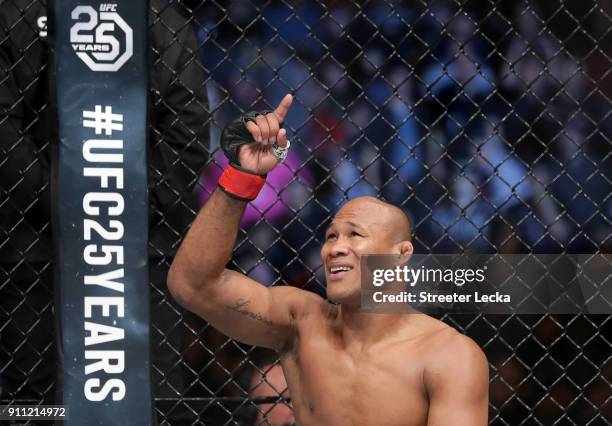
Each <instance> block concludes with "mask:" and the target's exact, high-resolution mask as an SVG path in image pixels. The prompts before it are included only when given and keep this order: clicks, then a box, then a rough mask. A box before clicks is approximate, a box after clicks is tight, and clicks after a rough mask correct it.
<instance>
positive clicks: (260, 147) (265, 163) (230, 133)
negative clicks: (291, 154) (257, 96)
mask: <svg viewBox="0 0 612 426" xmlns="http://www.w3.org/2000/svg"><path fill="white" fill-rule="evenodd" d="M291 102H293V97H292V96H291V95H286V96H285V97H284V98H283V100H282V101H280V103H279V104H278V106H277V107H276V109H275V110H274V111H272V112H270V113H264V114H260V113H257V112H249V113H247V114H245V115H244V116H242V117H240V118H238V119H237V120H234V121H232V122H231V123H229V124H228V125H227V126H225V128H224V129H223V132H222V133H221V147H222V148H223V152H225V155H226V156H227V158H228V159H229V160H230V162H231V163H232V164H234V165H238V166H240V167H241V168H242V169H245V170H247V171H250V172H251V173H255V174H258V175H265V174H266V173H268V172H269V171H270V170H272V169H273V168H274V167H276V165H277V164H278V163H279V162H280V160H279V158H278V157H277V156H276V155H274V152H273V151H272V146H273V145H274V144H278V145H279V146H280V147H281V148H285V147H287V145H288V144H289V142H288V141H287V131H286V130H285V129H283V128H282V127H281V126H282V123H283V121H284V120H285V117H286V116H287V113H288V112H289V108H290V107H291Z"/></svg>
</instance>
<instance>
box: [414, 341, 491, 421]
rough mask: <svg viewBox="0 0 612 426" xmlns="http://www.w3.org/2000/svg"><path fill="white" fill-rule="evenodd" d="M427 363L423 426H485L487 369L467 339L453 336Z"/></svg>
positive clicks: (480, 353)
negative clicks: (426, 412)
mask: <svg viewBox="0 0 612 426" xmlns="http://www.w3.org/2000/svg"><path fill="white" fill-rule="evenodd" d="M436 352H437V354H436V355H435V356H433V357H432V359H431V360H430V361H429V363H428V365H427V367H426V369H425V373H424V379H425V387H426V389H427V393H428V396H429V414H428V419H427V426H463V425H470V426H485V425H486V424H487V417H488V402H489V366H488V363H487V359H486V357H485V355H484V354H483V352H482V350H481V349H480V348H479V347H478V345H476V343H474V342H473V341H472V340H471V339H470V338H468V337H466V336H464V335H462V334H458V333H454V332H453V335H452V336H450V338H449V339H448V340H447V341H446V342H445V344H444V345H442V346H441V347H440V348H439V350H438V351H436Z"/></svg>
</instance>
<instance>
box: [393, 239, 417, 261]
mask: <svg viewBox="0 0 612 426" xmlns="http://www.w3.org/2000/svg"><path fill="white" fill-rule="evenodd" d="M397 248H398V249H399V254H400V256H401V257H406V258H407V259H409V258H410V256H412V253H413V252H414V247H413V246H412V243H411V242H410V241H401V242H399V243H397Z"/></svg>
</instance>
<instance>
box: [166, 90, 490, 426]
mask: <svg viewBox="0 0 612 426" xmlns="http://www.w3.org/2000/svg"><path fill="white" fill-rule="evenodd" d="M290 105H291V97H290V96H289V95H288V96H286V97H285V98H284V99H283V101H281V103H280V104H279V106H278V107H277V109H276V110H275V111H274V112H273V113H270V114H267V115H266V116H261V117H264V118H265V120H266V121H267V122H268V123H267V124H266V125H265V126H264V123H263V122H262V121H261V120H260V119H259V120H257V125H256V126H255V123H252V122H249V124H248V125H247V128H248V130H249V131H250V132H251V134H252V135H253V141H254V142H252V143H251V144H250V145H246V146H244V147H243V148H241V151H240V154H239V157H240V162H241V166H242V167H245V168H247V169H249V170H252V171H254V172H257V173H260V174H264V173H266V172H268V171H270V170H271V169H272V168H273V167H274V166H275V164H274V161H273V159H270V158H269V157H265V158H262V157H261V156H266V155H272V154H271V153H270V152H269V149H266V148H267V147H268V148H269V147H270V146H271V145H272V144H273V143H275V142H276V143H278V144H279V145H281V146H286V143H287V141H286V133H285V131H284V129H282V128H280V124H281V123H282V121H283V119H284V117H285V115H286V113H287V111H288V110H289V107H290ZM249 127H250V128H249ZM255 127H257V129H256V130H255V129H254V128H255ZM272 133H273V134H272ZM268 167H269V168H268ZM244 209H245V203H244V202H241V201H237V200H235V199H233V198H230V197H229V196H228V195H226V194H225V193H223V192H222V191H220V190H217V191H215V193H214V194H213V195H212V196H211V198H210V199H209V200H208V202H207V203H206V205H205V206H204V207H203V208H202V209H201V211H200V213H199V214H198V216H197V218H196V220H195V221H194V223H193V225H192V227H191V229H190V231H189V233H188V234H187V236H186V237H185V239H184V241H183V243H182V245H181V247H180V249H179V251H178V253H177V256H176V258H175V260H174V262H173V264H172V267H171V269H170V273H169V276H168V285H169V288H170V291H171V292H172V294H173V295H174V297H175V298H176V299H177V301H179V303H181V304H182V305H183V306H184V307H185V308H187V309H189V310H190V311H192V312H194V313H196V314H197V315H199V316H201V317H202V318H204V319H205V320H206V321H208V322H209V323H210V324H211V325H213V326H214V327H215V328H217V329H219V330H220V331H221V332H222V333H224V334H226V335H228V336H230V337H231V338H233V339H236V340H238V341H241V342H244V343H247V344H251V345H257V346H264V347H268V348H271V349H274V350H276V351H277V352H278V353H279V356H280V360H281V364H282V367H283V371H284V373H285V376H286V379H287V383H288V386H289V391H290V394H291V402H292V406H293V409H294V410H295V417H296V421H297V423H298V424H301V425H381V426H382V425H428V426H442V425H443V426H452V425H461V426H465V425H470V426H478V425H485V424H486V423H487V402H488V364H487V360H486V358H485V356H484V354H483V353H482V351H481V350H480V348H479V347H478V346H477V345H476V344H475V343H474V342H473V341H472V340H470V339H469V338H468V337H466V336H464V335H462V334H460V333H458V332H457V331H455V330H454V329H453V328H451V327H449V326H447V325H445V324H444V323H442V322H441V321H438V320H436V319H434V318H431V317H429V316H426V315H423V314H409V315H390V314H389V315H383V314H365V313H362V312H360V287H361V286H360V270H359V265H360V263H359V259H360V256H362V255H365V254H373V253H389V254H391V253H393V254H398V255H404V256H410V255H411V254H412V244H411V243H410V233H411V230H410V224H409V221H408V219H407V218H406V216H405V214H404V213H403V212H402V211H401V210H400V209H399V208H397V207H395V206H392V205H389V204H386V203H384V202H382V201H380V200H377V199H376V198H372V197H361V198H357V199H354V200H352V201H350V202H348V203H346V204H345V205H344V206H343V207H342V208H341V209H340V210H339V211H338V213H337V214H336V215H335V217H334V219H333V221H332V222H331V224H330V226H329V227H328V229H327V231H326V236H325V242H324V244H323V247H322V248H321V258H322V260H323V265H324V268H325V275H326V280H327V296H328V298H329V299H330V300H331V301H333V302H334V304H332V303H329V302H327V301H325V300H324V299H322V298H320V297H319V296H317V295H315V294H313V293H310V292H306V291H303V290H300V289H297V288H294V287H290V286H274V287H265V286H263V285H261V284H259V283H257V282H255V281H253V280H251V279H250V278H248V277H246V276H244V275H242V274H240V273H237V272H235V271H231V270H228V269H225V265H226V264H227V262H228V261H229V260H230V257H231V254H232V250H233V247H234V244H235V240H236V235H237V232H238V228H239V223H240V218H241V216H242V214H243V212H244ZM212 248H214V249H212ZM337 266H344V267H348V268H349V270H348V271H342V272H336V273H332V272H331V269H332V268H334V267H337Z"/></svg>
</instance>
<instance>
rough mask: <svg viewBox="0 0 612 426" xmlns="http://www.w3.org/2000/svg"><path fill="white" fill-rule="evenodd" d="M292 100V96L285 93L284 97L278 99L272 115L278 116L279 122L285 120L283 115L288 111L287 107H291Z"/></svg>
mask: <svg viewBox="0 0 612 426" xmlns="http://www.w3.org/2000/svg"><path fill="white" fill-rule="evenodd" d="M292 102H293V96H291V95H289V94H286V95H285V97H284V98H283V99H282V100H281V101H280V103H279V104H278V106H277V107H276V109H275V110H274V115H276V117H278V121H280V122H281V123H282V122H283V121H285V117H286V116H287V113H288V112H289V108H291V103H292Z"/></svg>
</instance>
